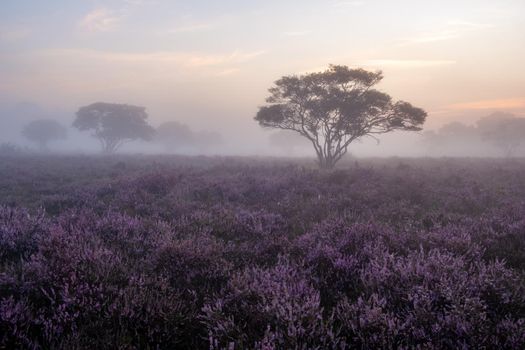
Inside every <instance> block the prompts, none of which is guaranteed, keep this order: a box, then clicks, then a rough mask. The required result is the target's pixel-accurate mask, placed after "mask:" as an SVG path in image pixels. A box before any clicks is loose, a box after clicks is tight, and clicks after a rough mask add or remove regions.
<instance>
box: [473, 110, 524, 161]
mask: <svg viewBox="0 0 525 350" xmlns="http://www.w3.org/2000/svg"><path fill="white" fill-rule="evenodd" d="M477 127H478V129H479V130H480V133H481V136H482V137H483V139H484V140H486V141H489V142H490V143H492V144H493V145H494V146H495V147H497V148H499V149H500V150H501V151H502V152H503V154H504V155H505V156H506V157H511V156H513V155H514V154H515V152H516V150H517V149H518V148H519V147H520V145H521V144H522V143H525V118H518V117H516V116H515V115H514V114H511V113H503V112H496V113H493V114H491V115H489V116H487V117H485V118H482V119H480V120H479V121H478V123H477Z"/></svg>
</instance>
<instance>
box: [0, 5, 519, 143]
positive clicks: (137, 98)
mask: <svg viewBox="0 0 525 350" xmlns="http://www.w3.org/2000/svg"><path fill="white" fill-rule="evenodd" d="M524 17H525V1H523V0H499V1H495V0H493V1H486V0H455V1H452V0H441V1H434V0H428V1H427V0H426V1H418V0H400V1H393V0H362V1H359V0H356V1H347V0H323V1H321V0H302V1H299V0H288V1H283V0H282V1H276V0H265V1H258V0H254V1H241V0H223V1H202V0H196V1H195V0H194V1H177V0H169V1H168V0H111V1H96V0H69V1H51V0H38V1H35V0H31V1H30V0H2V1H1V2H0V111H1V110H4V113H3V114H0V118H3V119H4V121H3V128H4V130H7V127H8V126H11V127H13V128H14V126H13V125H15V124H16V122H17V121H18V122H19V123H22V122H25V119H24V118H26V119H31V118H35V117H36V116H37V115H38V114H42V115H46V116H48V115H49V116H55V117H56V119H58V120H61V121H63V122H64V123H66V124H68V125H70V123H71V121H72V119H73V118H74V113H75V111H76V110H77V109H78V108H79V107H80V106H83V105H87V104H90V103H92V102H96V101H104V102H116V103H129V104H134V105H141V106H146V107H147V110H148V113H149V115H150V122H151V124H153V125H159V124H160V123H162V122H164V121H168V120H177V121H180V122H183V123H186V124H188V125H190V126H191V127H192V128H194V129H197V130H208V131H218V132H220V133H222V134H223V135H225V136H226V138H227V139H230V140H233V142H232V147H233V148H236V149H241V148H242V150H243V151H246V152H257V151H260V150H261V149H263V148H264V147H266V146H267V144H266V143H265V141H264V140H266V138H267V135H268V134H267V131H264V130H261V128H260V127H259V126H258V125H257V123H256V122H255V121H254V120H253V117H254V115H255V113H256V112H257V108H258V107H259V106H261V105H263V104H264V100H265V97H266V96H267V95H268V93H267V90H268V88H270V87H271V85H272V83H273V82H274V81H275V80H277V79H278V78H279V77H281V76H283V75H289V74H301V73H306V72H312V71H319V70H324V69H326V68H327V67H328V65H329V64H331V63H332V64H343V65H348V66H350V67H362V68H365V69H370V70H377V69H380V70H382V71H383V72H384V75H385V78H384V80H383V82H382V83H381V84H380V85H379V89H381V90H383V91H385V92H387V93H389V94H391V95H392V96H393V97H394V98H395V99H400V100H406V101H409V102H411V103H413V104H414V105H416V106H418V107H422V108H424V109H425V110H426V111H427V112H428V113H429V117H428V120H427V123H426V128H430V129H432V128H437V127H439V126H440V125H443V124H445V123H447V122H450V121H452V120H459V121H462V122H464V123H472V122H474V121H475V120H477V119H479V117H482V116H484V115H487V114H489V113H491V112H493V111H496V110H502V111H509V112H512V113H515V114H516V115H519V116H525V69H523V62H525V18H524ZM5 111H7V112H5ZM10 111H11V112H10ZM20 111H22V112H20ZM24 111H31V112H27V113H26V114H25V115H26V116H27V117H25V115H24V113H25V112H24ZM8 118H10V119H9V122H7V120H8ZM1 123H2V121H0V126H2V124H1ZM8 124H9V125H8ZM4 134H5V133H4ZM0 136H1V132H0ZM4 136H5V135H4ZM241 153H242V152H241Z"/></svg>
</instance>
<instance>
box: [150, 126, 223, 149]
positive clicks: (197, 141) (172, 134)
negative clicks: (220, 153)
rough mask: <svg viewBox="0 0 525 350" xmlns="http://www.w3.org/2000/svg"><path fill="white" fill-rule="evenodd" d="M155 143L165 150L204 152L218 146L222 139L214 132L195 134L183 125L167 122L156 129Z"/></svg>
mask: <svg viewBox="0 0 525 350" xmlns="http://www.w3.org/2000/svg"><path fill="white" fill-rule="evenodd" d="M156 141H157V142H159V143H161V144H163V145H164V146H165V147H166V149H167V150H177V151H180V150H185V151H188V150H190V151H195V150H196V151H199V152H205V151H208V150H209V149H210V148H211V147H214V146H217V145H220V144H221V143H222V137H221V135H220V134H218V133H216V132H207V131H198V132H195V131H193V130H191V129H190V128H189V127H188V126H187V125H185V124H182V123H179V122H177V121H169V122H164V123H162V124H161V125H159V127H158V128H157V134H156Z"/></svg>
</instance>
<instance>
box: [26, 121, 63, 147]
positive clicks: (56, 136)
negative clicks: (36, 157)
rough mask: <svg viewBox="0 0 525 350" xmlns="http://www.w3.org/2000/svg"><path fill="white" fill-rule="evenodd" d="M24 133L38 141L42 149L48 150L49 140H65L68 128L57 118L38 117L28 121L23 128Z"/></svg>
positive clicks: (35, 141) (29, 138) (28, 137)
mask: <svg viewBox="0 0 525 350" xmlns="http://www.w3.org/2000/svg"><path fill="white" fill-rule="evenodd" d="M22 135H23V136H24V137H25V138H27V139H28V140H29V141H31V142H34V143H36V144H37V145H38V147H39V148H40V149H41V150H47V148H48V144H49V142H51V141H58V140H64V139H65V138H66V137H67V130H66V128H65V127H64V126H63V125H62V124H60V123H59V122H57V121H56V120H52V119H38V120H34V121H32V122H30V123H28V124H27V125H26V126H25V127H24V129H23V130H22Z"/></svg>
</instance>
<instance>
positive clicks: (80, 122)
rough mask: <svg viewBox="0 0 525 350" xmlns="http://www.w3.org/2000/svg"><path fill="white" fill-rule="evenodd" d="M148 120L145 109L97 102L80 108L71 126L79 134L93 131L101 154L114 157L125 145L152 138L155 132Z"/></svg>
mask: <svg viewBox="0 0 525 350" xmlns="http://www.w3.org/2000/svg"><path fill="white" fill-rule="evenodd" d="M147 118H148V114H147V113H146V109H145V108H144V107H139V106H132V105H125V104H114V103H103V102H98V103H93V104H91V105H89V106H85V107H81V108H80V109H79V110H78V112H77V113H76V119H75V121H74V122H73V126H74V127H75V128H77V129H79V130H80V131H87V130H91V131H93V136H94V137H96V138H97V139H98V140H99V141H100V144H101V146H102V150H103V152H104V153H114V152H115V151H116V150H118V148H119V147H120V146H122V144H123V143H125V142H129V141H134V140H144V141H149V140H151V139H152V138H153V136H154V134H155V130H154V129H153V128H152V127H151V126H149V125H148V123H147V121H146V119H147Z"/></svg>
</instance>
